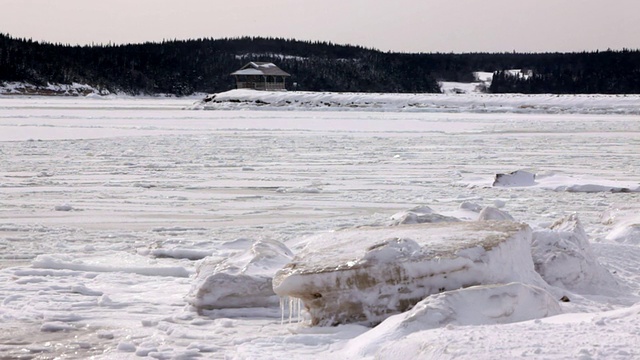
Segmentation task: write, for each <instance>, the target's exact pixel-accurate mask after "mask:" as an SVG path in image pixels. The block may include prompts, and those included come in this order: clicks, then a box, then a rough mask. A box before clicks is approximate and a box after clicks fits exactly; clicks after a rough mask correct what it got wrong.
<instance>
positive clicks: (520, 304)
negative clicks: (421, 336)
mask: <svg viewBox="0 0 640 360" xmlns="http://www.w3.org/2000/svg"><path fill="white" fill-rule="evenodd" d="M560 313H562V309H561V308H560V305H559V304H558V301H557V300H556V299H554V298H553V296H551V294H549V293H548V292H547V291H546V290H544V289H541V288H539V287H535V286H530V285H526V284H522V283H510V284H506V285H483V286H473V287H469V288H465V289H460V290H453V291H447V292H443V293H440V294H435V295H431V296H429V297H427V298H426V299H424V300H422V301H420V302H419V303H417V304H416V306H414V307H413V308H412V309H411V310H409V311H407V312H405V313H403V314H398V315H394V316H391V317H389V318H388V319H386V320H385V321H383V322H382V323H381V324H379V325H378V326H376V327H375V328H373V329H372V330H370V331H368V332H366V333H364V334H362V335H360V336H358V337H356V338H354V339H353V340H351V341H350V342H349V344H348V345H347V348H346V349H345V352H347V353H348V354H349V355H351V356H352V357H353V358H364V357H369V356H374V355H375V354H376V352H377V350H378V349H379V348H380V347H382V346H383V345H384V344H385V343H386V344H393V343H394V342H395V341H397V340H400V339H403V338H406V337H407V336H409V335H411V334H413V333H416V332H419V331H424V330H429V329H434V328H439V327H444V326H447V325H491V324H508V323H514V322H519V321H526V320H532V319H539V318H544V317H547V316H553V315H558V314H560Z"/></svg>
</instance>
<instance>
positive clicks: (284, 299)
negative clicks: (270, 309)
mask: <svg viewBox="0 0 640 360" xmlns="http://www.w3.org/2000/svg"><path fill="white" fill-rule="evenodd" d="M288 299H289V298H288V297H282V296H281V297H280V325H284V302H285V301H287V300H288Z"/></svg>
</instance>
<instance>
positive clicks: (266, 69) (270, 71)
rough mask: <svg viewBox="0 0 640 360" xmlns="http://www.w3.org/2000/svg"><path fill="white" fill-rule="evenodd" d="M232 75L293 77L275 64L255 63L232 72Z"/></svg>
mask: <svg viewBox="0 0 640 360" xmlns="http://www.w3.org/2000/svg"><path fill="white" fill-rule="evenodd" d="M231 75H266V76H291V75H290V74H288V73H286V72H284V71H282V69H280V68H279V67H277V66H276V65H275V64H274V63H270V62H253V61H252V62H250V63H248V64H246V65H245V66H243V67H242V68H240V70H238V71H235V72H232V73H231Z"/></svg>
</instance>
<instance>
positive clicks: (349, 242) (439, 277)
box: [273, 221, 545, 325]
mask: <svg viewBox="0 0 640 360" xmlns="http://www.w3.org/2000/svg"><path fill="white" fill-rule="evenodd" d="M530 241H531V230H530V228H529V227H528V226H527V225H525V224H518V223H514V222H504V221H502V222H497V221H486V222H445V223H433V224H418V225H402V226H397V227H372V228H358V229H348V230H343V231H336V232H333V233H329V234H320V235H317V236H316V237H314V238H313V239H311V240H310V241H308V243H307V247H306V248H305V249H303V250H302V252H301V253H300V254H299V255H297V256H296V257H295V258H294V260H293V261H292V262H291V263H290V264H288V265H287V266H285V267H284V268H283V269H282V270H280V271H278V273H277V274H276V276H275V277H274V280H273V286H274V290H275V292H276V293H277V294H278V295H280V296H289V297H294V298H299V299H301V300H302V301H303V304H304V307H305V309H306V310H308V312H309V314H310V316H311V322H312V324H314V325H315V324H321V325H332V324H340V323H350V322H358V323H364V324H375V323H378V322H380V321H382V320H384V319H385V318H386V317H388V316H389V315H393V314H397V313H400V312H403V311H407V310H408V309H410V308H412V307H413V306H414V305H415V304H416V303H418V302H419V301H421V300H423V299H424V298H425V297H427V296H429V295H431V294H435V293H439V292H443V291H448V290H455V289H460V288H464V287H469V286H474V285H482V284H497V283H508V282H513V281H519V282H524V283H529V284H535V285H539V286H545V283H544V281H543V280H542V279H541V278H540V276H539V275H538V274H537V273H536V272H535V270H534V267H533V261H532V259H531V250H530Z"/></svg>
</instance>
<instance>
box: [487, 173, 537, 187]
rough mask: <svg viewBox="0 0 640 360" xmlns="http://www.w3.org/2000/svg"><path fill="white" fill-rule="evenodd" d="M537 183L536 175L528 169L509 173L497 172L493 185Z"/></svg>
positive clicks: (527, 184)
mask: <svg viewBox="0 0 640 360" xmlns="http://www.w3.org/2000/svg"><path fill="white" fill-rule="evenodd" d="M535 183H536V175H535V174H532V173H530V172H528V171H524V170H517V171H514V172H511V173H509V174H496V177H495V179H494V181H493V186H531V185H535Z"/></svg>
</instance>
